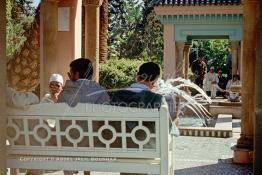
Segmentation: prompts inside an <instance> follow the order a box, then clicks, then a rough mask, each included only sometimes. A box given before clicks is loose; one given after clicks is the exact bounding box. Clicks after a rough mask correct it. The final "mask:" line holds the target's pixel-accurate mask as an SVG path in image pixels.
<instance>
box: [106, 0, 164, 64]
mask: <svg viewBox="0 0 262 175" xmlns="http://www.w3.org/2000/svg"><path fill="white" fill-rule="evenodd" d="M109 15H110V16H109V23H110V25H109V58H130V59H139V58H145V59H146V60H150V61H154V62H158V63H162V62H163V61H162V60H163V37H162V35H163V27H162V24H161V23H160V22H159V21H158V20H157V18H156V15H155V13H154V11H153V6H152V0H144V1H143V2H142V1H141V0H140V1H138V0H135V1H134V0H119V1H109Z"/></svg>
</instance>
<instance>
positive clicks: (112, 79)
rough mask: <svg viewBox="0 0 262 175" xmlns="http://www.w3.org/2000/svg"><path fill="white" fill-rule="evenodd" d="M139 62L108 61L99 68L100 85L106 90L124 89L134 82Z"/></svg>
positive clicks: (125, 60) (124, 60)
mask: <svg viewBox="0 0 262 175" xmlns="http://www.w3.org/2000/svg"><path fill="white" fill-rule="evenodd" d="M142 63H143V61H140V60H130V59H110V60H109V61H108V62H107V63H106V64H102V65H101V66H100V84H101V85H102V86H103V87H105V88H106V89H117V88H126V87H128V86H129V85H131V84H132V83H133V82H134V81H135V76H136V72H137V69H138V68H139V66H140V65H141V64H142Z"/></svg>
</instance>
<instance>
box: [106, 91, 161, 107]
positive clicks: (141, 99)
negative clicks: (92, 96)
mask: <svg viewBox="0 0 262 175" xmlns="http://www.w3.org/2000/svg"><path fill="white" fill-rule="evenodd" d="M161 103H162V96H161V95H160V94H156V93H154V92H151V91H149V90H143V91H141V92H134V91H131V90H119V91H116V92H114V93H113V94H112V98H111V101H110V104H111V105H117V106H126V107H140V108H159V107H160V106H161Z"/></svg>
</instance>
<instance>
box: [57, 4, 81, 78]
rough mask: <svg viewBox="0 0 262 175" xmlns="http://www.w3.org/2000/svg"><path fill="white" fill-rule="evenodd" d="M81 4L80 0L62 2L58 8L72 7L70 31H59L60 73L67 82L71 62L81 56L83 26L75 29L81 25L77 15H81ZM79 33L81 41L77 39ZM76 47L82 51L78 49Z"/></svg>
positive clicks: (58, 54)
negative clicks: (77, 25) (76, 25)
mask: <svg viewBox="0 0 262 175" xmlns="http://www.w3.org/2000/svg"><path fill="white" fill-rule="evenodd" d="M79 3H80V0H60V2H59V4H58V7H70V30H69V31H58V34H57V59H58V61H57V62H58V72H59V73H60V74H62V75H63V77H64V79H65V80H66V79H68V77H67V72H68V71H69V64H70V62H71V61H72V60H74V59H75V58H76V56H78V55H81V26H79V27H78V28H76V27H75V24H81V15H77V14H79V10H80V14H81V6H82V5H81V4H82V3H81V4H80V5H79ZM79 6H80V9H79ZM79 16H80V18H79ZM79 22H80V23H79ZM79 28H80V32H79ZM79 33H80V39H77V38H78V37H79ZM76 35H77V36H76ZM75 46H77V48H80V49H76V48H75ZM79 46H80V47H79Z"/></svg>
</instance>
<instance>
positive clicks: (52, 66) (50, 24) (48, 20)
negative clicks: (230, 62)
mask: <svg viewBox="0 0 262 175" xmlns="http://www.w3.org/2000/svg"><path fill="white" fill-rule="evenodd" d="M57 15H58V3H57V0H42V1H41V9H40V95H41V97H42V96H43V95H44V94H45V93H47V92H48V84H49V77H50V75H51V74H53V73H56V72H57V71H58V60H57Z"/></svg>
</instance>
